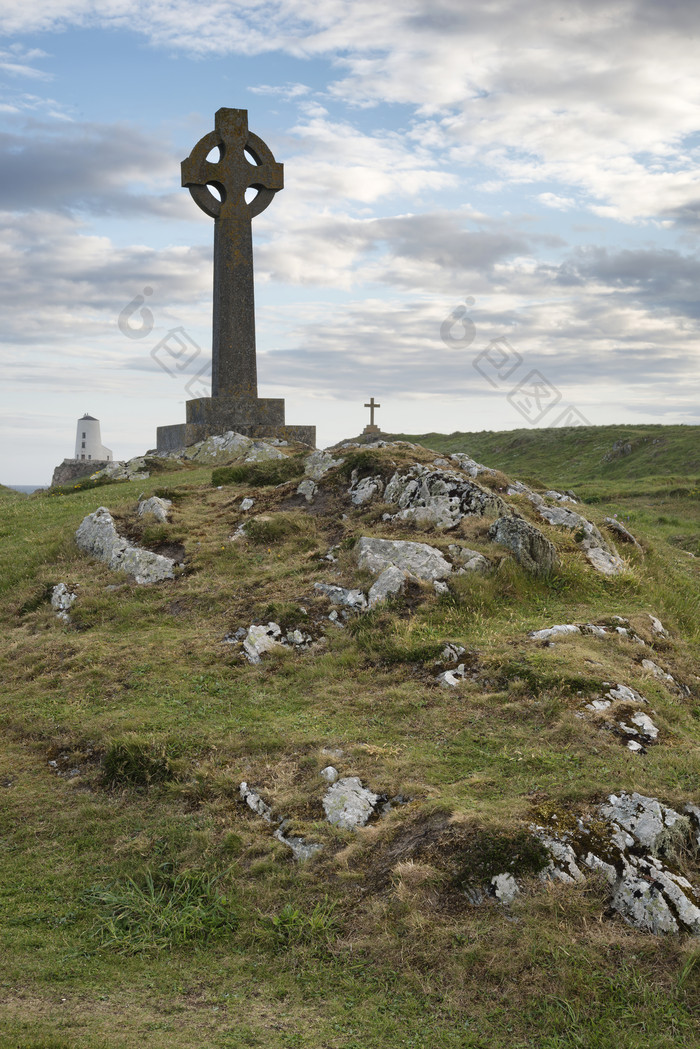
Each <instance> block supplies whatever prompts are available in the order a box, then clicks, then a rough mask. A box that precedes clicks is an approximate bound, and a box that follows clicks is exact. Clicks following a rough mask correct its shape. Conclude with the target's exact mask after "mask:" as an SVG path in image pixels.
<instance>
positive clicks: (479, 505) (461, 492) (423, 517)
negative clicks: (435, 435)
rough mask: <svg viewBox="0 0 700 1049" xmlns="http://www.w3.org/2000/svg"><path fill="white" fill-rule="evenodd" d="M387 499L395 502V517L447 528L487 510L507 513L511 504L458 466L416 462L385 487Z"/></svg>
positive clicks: (493, 512) (394, 476)
mask: <svg viewBox="0 0 700 1049" xmlns="http://www.w3.org/2000/svg"><path fill="white" fill-rule="evenodd" d="M383 498H384V501H385V502H387V503H394V504H396V505H397V506H398V511H397V512H396V513H395V514H393V515H390V516H392V517H393V519H394V520H400V521H413V522H414V523H415V524H417V525H419V526H422V527H432V528H437V529H438V530H439V531H446V530H447V529H450V528H455V527H456V526H457V525H458V524H459V522H460V521H461V520H462V518H464V517H467V516H478V517H482V516H483V515H484V514H494V515H495V514H506V513H507V512H508V507H507V506H506V504H505V503H504V501H503V500H502V499H501V498H500V496H498V495H494V493H493V492H490V491H489V490H488V489H487V488H483V487H482V486H481V485H480V484H477V482H476V481H474V480H471V479H469V478H467V477H465V476H464V474H462V473H458V472H457V471H456V470H442V469H435V468H430V467H427V466H420V465H415V466H411V467H409V468H408V469H407V470H398V471H397V472H396V473H395V474H394V475H393V477H392V478H391V480H390V481H389V483H388V484H387V486H386V488H385V490H384V496H383Z"/></svg>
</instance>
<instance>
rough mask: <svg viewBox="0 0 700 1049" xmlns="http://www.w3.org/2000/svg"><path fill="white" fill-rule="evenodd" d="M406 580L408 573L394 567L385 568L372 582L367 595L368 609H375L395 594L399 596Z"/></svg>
mask: <svg viewBox="0 0 700 1049" xmlns="http://www.w3.org/2000/svg"><path fill="white" fill-rule="evenodd" d="M407 579H408V573H407V572H404V571H403V569H401V568H397V567H396V565H389V567H388V568H385V569H384V571H383V572H382V573H381V575H380V576H379V577H378V578H377V579H376V580H375V581H374V583H373V584H372V586H371V587H370V589H369V593H368V594H367V604H368V606H369V607H370V608H375V607H376V606H377V605H379V604H382V603H383V602H384V601H386V600H387V598H389V597H395V596H396V594H400V593H401V592H402V590H404V588H405V586H406V580H407Z"/></svg>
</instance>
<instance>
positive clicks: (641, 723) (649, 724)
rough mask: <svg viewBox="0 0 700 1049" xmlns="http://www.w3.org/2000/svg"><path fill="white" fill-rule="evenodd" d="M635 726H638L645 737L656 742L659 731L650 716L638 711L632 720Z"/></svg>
mask: <svg viewBox="0 0 700 1049" xmlns="http://www.w3.org/2000/svg"><path fill="white" fill-rule="evenodd" d="M630 721H631V722H632V724H633V725H636V726H637V728H638V729H639V731H640V732H641V734H642V735H643V736H646V737H647V739H649V740H654V739H656V738H657V736H658V735H659V730H658V728H657V727H656V725H655V724H654V722H653V721H652V720H651V718H650V717H649V715H648V714H645V713H643V711H641V710H638V711H637V713H636V714H633V715H632V717H631V718H630Z"/></svg>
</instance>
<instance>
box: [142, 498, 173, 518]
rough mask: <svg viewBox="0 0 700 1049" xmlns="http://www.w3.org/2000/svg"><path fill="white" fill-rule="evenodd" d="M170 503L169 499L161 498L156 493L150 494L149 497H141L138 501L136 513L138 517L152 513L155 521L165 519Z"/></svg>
mask: <svg viewBox="0 0 700 1049" xmlns="http://www.w3.org/2000/svg"><path fill="white" fill-rule="evenodd" d="M172 505H173V503H172V500H171V499H161V498H160V497H159V496H157V495H152V496H151V498H150V499H143V500H141V501H140V502H139V506H138V514H139V517H143V516H144V515H145V514H153V516H154V517H155V519H156V521H167V520H168V513H169V511H170V507H171V506H172Z"/></svg>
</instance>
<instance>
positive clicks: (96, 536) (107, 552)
mask: <svg viewBox="0 0 700 1049" xmlns="http://www.w3.org/2000/svg"><path fill="white" fill-rule="evenodd" d="M75 541H76V543H77V545H78V547H79V548H80V549H81V550H82V551H83V552H84V553H86V554H90V555H92V556H93V557H96V558H97V559H98V560H99V561H104V563H105V564H106V565H108V567H109V568H111V569H113V570H114V571H115V572H126V573H127V574H129V575H132V576H134V579H135V580H136V582H137V583H158V582H160V581H161V580H163V579H174V577H175V573H174V571H173V569H174V568H175V562H174V561H173V560H172V558H170V557H163V556H162V555H161V554H154V553H152V551H150V550H143V549H141V547H138V546H134V545H133V544H132V543H130V542H129V540H128V539H125V538H124V537H123V536H120V535H119V534H118V533H117V530H116V528H115V525H114V520H113V519H112V515H111V514H110V512H109V510H108V509H107V507H106V506H100V507H98V509H97V510H95V512H94V513H92V514H88V516H87V517H85V518H84V519H83V521H82V522H81V524H80V526H79V527H78V530H77V532H76V533H75Z"/></svg>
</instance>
